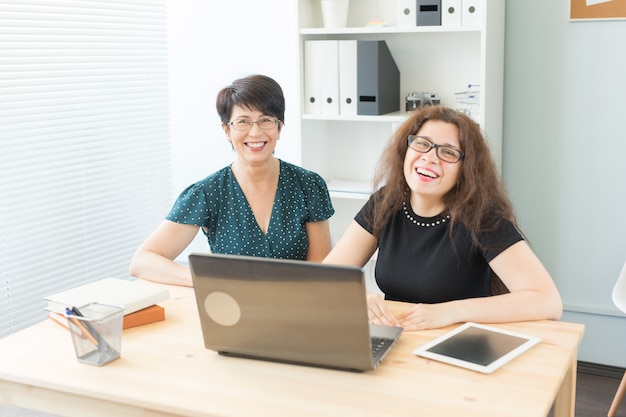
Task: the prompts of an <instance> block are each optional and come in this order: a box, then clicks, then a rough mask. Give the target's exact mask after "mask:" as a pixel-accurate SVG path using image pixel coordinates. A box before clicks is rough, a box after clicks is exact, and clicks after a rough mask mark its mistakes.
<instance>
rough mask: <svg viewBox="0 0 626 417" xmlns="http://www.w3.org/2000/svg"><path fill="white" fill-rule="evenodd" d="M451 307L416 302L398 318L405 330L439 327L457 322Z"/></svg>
mask: <svg viewBox="0 0 626 417" xmlns="http://www.w3.org/2000/svg"><path fill="white" fill-rule="evenodd" d="M451 308H452V306H451V305H446V304H414V305H413V307H412V308H411V309H410V310H408V311H406V312H404V313H402V314H399V315H398V317H397V319H398V321H399V322H400V326H401V327H402V328H403V329H404V330H405V331H412V330H425V329H437V328H440V327H445V326H448V325H450V324H454V323H455V322H456V320H455V319H454V318H453V317H452V315H451V314H450V309H451Z"/></svg>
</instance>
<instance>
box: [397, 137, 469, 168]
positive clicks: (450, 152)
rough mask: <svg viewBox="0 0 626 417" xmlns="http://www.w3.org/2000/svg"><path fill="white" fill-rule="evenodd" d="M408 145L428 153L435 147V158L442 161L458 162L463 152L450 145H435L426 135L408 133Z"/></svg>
mask: <svg viewBox="0 0 626 417" xmlns="http://www.w3.org/2000/svg"><path fill="white" fill-rule="evenodd" d="M409 147H410V148H411V149H413V150H416V151H417V152H421V153H428V152H430V150H431V149H433V148H435V153H436V154H437V158H439V159H441V160H442V161H444V162H450V163H452V164H453V163H455V162H459V161H460V160H461V159H463V157H464V156H465V154H464V153H463V152H461V151H459V150H458V149H457V148H455V147H453V146H450V145H437V144H435V143H433V142H432V141H431V140H430V138H428V137H426V136H417V135H409Z"/></svg>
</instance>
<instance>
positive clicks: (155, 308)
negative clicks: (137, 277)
mask: <svg viewBox="0 0 626 417" xmlns="http://www.w3.org/2000/svg"><path fill="white" fill-rule="evenodd" d="M48 318H50V319H52V320H53V321H54V322H56V323H58V324H60V325H62V326H63V327H65V328H66V329H67V328H68V324H67V318H66V317H65V316H64V315H62V314H59V313H55V312H52V311H51V312H49V313H48ZM162 320H165V309H164V308H163V307H161V306H160V305H157V304H154V305H151V306H150V307H146V308H144V309H141V310H138V311H135V312H134V313H130V314H126V315H125V316H124V324H123V325H122V328H123V329H130V328H131V327H137V326H142V325H144V324H148V323H154V322H156V321H162Z"/></svg>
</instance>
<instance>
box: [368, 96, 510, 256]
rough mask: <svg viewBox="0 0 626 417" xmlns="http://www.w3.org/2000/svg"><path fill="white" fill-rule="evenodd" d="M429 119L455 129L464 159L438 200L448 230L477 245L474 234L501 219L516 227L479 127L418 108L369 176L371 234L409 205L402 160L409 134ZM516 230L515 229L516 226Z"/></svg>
mask: <svg viewBox="0 0 626 417" xmlns="http://www.w3.org/2000/svg"><path fill="white" fill-rule="evenodd" d="M429 120H441V121H443V122H446V123H452V124H454V125H455V126H456V127H457V128H458V129H459V142H460V146H461V150H462V151H463V152H464V153H465V156H464V158H463V159H462V160H461V161H460V162H458V163H460V164H461V170H460V173H459V178H458V182H457V184H456V185H455V186H454V187H453V188H452V189H451V190H450V191H449V192H448V193H447V194H446V195H444V197H443V202H444V204H445V206H446V210H447V212H448V213H449V214H450V217H451V220H452V223H451V224H452V226H451V229H450V230H451V232H452V229H454V227H455V226H456V225H458V224H460V225H463V227H465V228H466V229H467V230H468V232H469V233H470V235H471V237H472V241H473V243H474V244H476V245H478V246H480V245H479V243H478V240H477V234H478V233H481V232H485V231H489V230H493V229H495V228H496V227H497V226H498V225H499V223H500V222H501V221H502V220H503V219H506V220H509V221H510V222H512V223H513V224H514V225H515V226H516V227H517V221H516V218H515V214H514V212H513V207H512V204H511V202H510V200H509V198H508V196H507V194H506V191H505V189H504V186H503V184H502V181H501V179H500V175H499V173H498V169H497V167H496V164H495V162H494V160H493V157H492V155H491V152H490V150H489V147H488V146H487V143H486V141H485V139H484V137H483V134H482V132H481V130H480V127H479V126H478V124H477V123H476V122H474V121H473V120H472V119H471V118H470V117H468V116H467V115H465V114H463V113H460V112H457V111H456V110H453V109H450V108H447V107H444V106H430V107H424V108H421V109H418V110H417V111H415V112H414V113H412V114H411V116H410V117H409V118H408V119H407V120H406V121H405V122H404V123H403V124H402V125H401V126H400V127H399V128H398V129H397V130H396V131H395V133H394V134H393V135H392V137H391V138H390V140H389V142H388V143H387V146H386V148H385V150H384V152H383V154H382V156H381V159H380V161H379V163H378V167H377V169H376V174H375V177H374V186H375V189H377V190H378V191H377V193H376V196H375V198H376V204H375V207H374V209H373V211H372V218H371V219H370V220H371V222H372V223H371V224H372V226H373V232H374V235H375V236H378V235H379V234H380V232H381V230H382V229H383V228H384V227H385V225H386V224H387V223H388V222H389V219H390V218H391V216H392V215H393V214H394V213H396V212H398V210H401V208H402V202H403V201H405V200H407V202H408V201H409V200H408V199H409V197H408V194H409V193H410V191H409V187H408V184H407V182H406V179H405V177H404V158H405V155H406V152H407V149H408V136H409V135H412V134H413V135H414V134H417V133H418V131H419V130H420V128H421V127H422V126H423V125H424V123H426V122H427V121H429ZM518 229H519V228H518Z"/></svg>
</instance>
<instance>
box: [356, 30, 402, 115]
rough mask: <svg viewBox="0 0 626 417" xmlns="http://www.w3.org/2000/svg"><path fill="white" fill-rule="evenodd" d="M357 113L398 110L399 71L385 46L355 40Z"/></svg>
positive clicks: (382, 112) (379, 42) (383, 43)
mask: <svg viewBox="0 0 626 417" xmlns="http://www.w3.org/2000/svg"><path fill="white" fill-rule="evenodd" d="M357 96H358V102H357V114H359V115H381V114H386V113H391V112H394V111H399V110H400V71H399V70H398V66H397V65H396V62H395V61H394V59H393V56H392V55H391V52H390V51H389V47H388V46H387V43H386V42H385V41H383V40H380V41H366V40H358V41H357Z"/></svg>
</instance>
